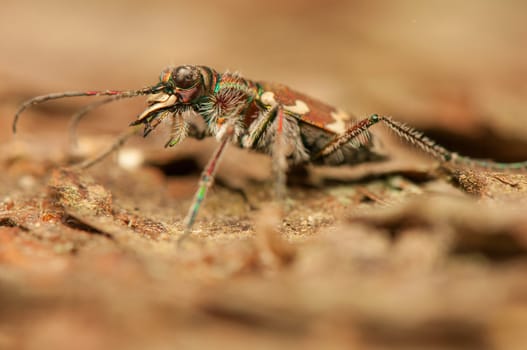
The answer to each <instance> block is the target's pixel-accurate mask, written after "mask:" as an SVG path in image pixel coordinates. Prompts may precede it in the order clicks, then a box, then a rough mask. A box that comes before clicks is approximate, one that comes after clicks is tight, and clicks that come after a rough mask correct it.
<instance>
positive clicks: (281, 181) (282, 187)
mask: <svg viewBox="0 0 527 350" xmlns="http://www.w3.org/2000/svg"><path fill="white" fill-rule="evenodd" d="M275 123H276V134H275V138H274V145H273V157H272V160H273V173H274V179H275V196H276V200H277V201H278V202H279V203H282V202H283V200H284V198H285V195H286V175H287V154H286V152H287V151H286V140H285V137H284V123H285V116H284V108H283V106H282V105H278V106H277V108H276V119H275Z"/></svg>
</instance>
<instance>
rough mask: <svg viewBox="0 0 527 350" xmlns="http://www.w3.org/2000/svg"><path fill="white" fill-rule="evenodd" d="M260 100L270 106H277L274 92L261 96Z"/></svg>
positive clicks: (267, 92)
mask: <svg viewBox="0 0 527 350" xmlns="http://www.w3.org/2000/svg"><path fill="white" fill-rule="evenodd" d="M260 100H261V101H262V102H263V103H264V104H266V105H269V106H272V107H274V106H276V100H275V99H274V92H271V91H266V92H264V93H263V94H262V96H260Z"/></svg>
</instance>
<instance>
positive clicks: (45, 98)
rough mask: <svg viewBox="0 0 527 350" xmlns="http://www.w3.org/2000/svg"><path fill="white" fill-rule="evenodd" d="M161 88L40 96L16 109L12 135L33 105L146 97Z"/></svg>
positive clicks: (76, 92) (159, 86)
mask: <svg viewBox="0 0 527 350" xmlns="http://www.w3.org/2000/svg"><path fill="white" fill-rule="evenodd" d="M162 88H163V86H162V85H160V84H158V85H156V86H149V87H146V88H143V89H140V90H124V91H120V90H95V91H68V92H58V93H53V94H48V95H42V96H37V97H34V98H32V99H30V100H27V101H25V102H24V103H22V105H21V106H20V108H18V111H16V114H15V118H14V120H13V133H16V126H17V123H18V119H19V118H20V115H21V114H22V112H23V111H24V110H25V109H26V108H28V107H30V106H33V105H36V104H39V103H42V102H46V101H49V100H56V99H59V98H65V97H80V96H123V97H135V96H140V95H148V94H153V93H155V92H157V91H159V90H161V89H162Z"/></svg>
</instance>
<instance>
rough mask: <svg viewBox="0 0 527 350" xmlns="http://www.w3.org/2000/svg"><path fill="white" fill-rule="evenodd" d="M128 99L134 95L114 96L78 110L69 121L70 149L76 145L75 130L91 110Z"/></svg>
mask: <svg viewBox="0 0 527 350" xmlns="http://www.w3.org/2000/svg"><path fill="white" fill-rule="evenodd" d="M130 97H134V95H116V96H111V97H108V98H105V99H104V100H100V101H97V102H93V103H90V104H88V105H86V106H84V107H83V108H82V109H79V110H78V111H77V112H76V113H75V114H74V115H73V116H72V117H71V120H70V125H69V134H70V147H71V148H72V149H74V148H75V147H77V145H78V140H77V128H78V126H79V123H80V121H81V120H82V119H83V118H84V116H85V115H86V114H88V113H89V112H91V111H92V110H94V109H95V108H97V107H99V106H102V105H105V104H108V103H110V102H113V101H119V100H121V99H123V98H130Z"/></svg>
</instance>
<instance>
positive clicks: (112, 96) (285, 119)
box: [13, 65, 527, 242]
mask: <svg viewBox="0 0 527 350" xmlns="http://www.w3.org/2000/svg"><path fill="white" fill-rule="evenodd" d="M142 95H148V96H149V97H148V99H147V104H148V107H147V108H146V109H145V110H144V111H143V112H142V113H141V114H140V115H139V116H138V117H137V119H136V120H135V121H133V122H132V123H131V124H130V126H133V128H132V129H131V130H130V131H129V132H126V133H125V134H123V135H122V136H121V137H119V139H118V140H117V141H116V142H115V143H114V144H113V145H112V146H111V147H109V148H108V150H107V151H106V152H104V153H102V154H101V155H100V156H99V157H97V158H95V159H93V160H90V161H88V162H86V163H84V164H83V166H82V167H88V166H91V165H92V164H94V163H96V162H98V161H99V160H100V159H102V158H103V157H105V156H106V155H108V154H110V153H111V152H112V151H114V150H116V149H117V148H119V147H120V146H121V145H122V144H123V143H124V142H125V141H126V140H127V138H128V137H129V136H131V135H133V134H134V133H136V132H137V131H139V130H138V128H142V129H143V136H144V137H146V136H147V135H148V134H149V133H150V132H152V131H153V130H154V129H155V128H156V127H157V126H158V125H159V124H160V123H161V122H162V121H163V120H165V119H167V118H168V120H170V121H171V122H172V127H171V130H170V138H169V140H168V141H167V143H166V145H165V147H172V146H175V145H177V144H178V143H180V142H181V141H183V140H184V139H185V138H186V137H194V138H198V139H201V138H204V137H208V136H214V137H216V139H217V140H218V146H217V148H216V150H215V151H214V153H213V155H212V156H211V158H210V160H209V162H208V164H207V166H206V167H205V169H204V170H203V172H202V174H201V179H200V183H199V188H198V190H197V192H196V194H195V196H194V200H193V202H192V205H191V206H190V208H189V211H188V214H187V216H186V218H185V221H184V226H185V231H184V233H183V235H182V236H181V237H180V238H179V241H180V242H181V241H182V240H183V239H184V238H185V237H187V236H188V235H189V233H190V232H191V229H192V226H193V224H194V221H195V219H196V215H197V213H198V210H199V208H200V205H201V203H202V202H203V200H204V199H205V196H206V194H207V191H208V189H209V188H210V186H211V185H212V182H213V179H214V175H215V173H216V170H217V168H218V165H219V163H220V160H221V157H222V155H223V153H224V151H225V149H226V147H227V145H228V144H229V143H232V144H234V145H236V146H238V147H241V148H247V149H253V150H255V151H257V152H261V153H265V154H269V155H270V156H271V157H272V164H273V174H274V179H275V192H276V197H277V200H279V201H280V200H282V199H283V197H284V196H285V186H286V171H287V169H288V166H290V165H301V164H306V163H315V164H326V165H340V164H358V163H363V162H370V161H376V160H381V159H383V156H382V155H380V154H379V153H378V152H376V151H375V147H374V144H375V142H374V139H373V138H372V135H371V134H370V132H369V128H370V127H371V126H373V125H375V124H379V123H381V124H384V125H385V126H387V127H388V128H389V129H391V130H392V131H393V132H394V133H395V134H396V135H398V136H399V137H400V138H401V139H404V140H406V141H408V142H409V143H411V144H413V145H414V146H416V147H417V148H418V149H420V150H422V151H424V152H425V153H427V154H429V155H431V156H432V157H434V158H435V159H437V160H439V161H440V162H443V163H444V162H448V163H454V164H459V165H465V166H479V167H484V168H489V169H497V170H507V169H526V168H527V162H518V163H508V164H505V163H496V162H492V161H484V160H478V159H472V158H469V157H463V156H460V155H458V154H456V153H454V152H451V151H449V150H447V149H445V148H444V147H442V146H440V145H438V144H437V143H435V142H434V141H432V140H431V139H429V138H428V137H426V136H424V135H423V134H422V133H421V132H419V131H417V130H415V129H413V128H411V127H409V126H407V125H405V124H403V123H400V122H398V121H395V120H393V119H391V118H390V117H386V116H379V115H377V114H373V115H371V116H370V117H368V118H365V119H362V120H357V118H355V117H352V116H351V115H350V114H347V113H345V112H343V111H341V110H339V109H336V108H334V107H331V106H330V105H328V104H326V103H324V102H321V101H318V100H316V99H313V98H311V97H308V96H306V95H304V94H302V93H300V92H297V91H294V90H292V89H290V88H288V87H287V86H285V85H281V84H275V83H267V82H259V81H253V80H249V79H244V78H242V77H241V76H240V75H239V74H237V73H229V72H226V73H223V74H221V73H218V72H217V71H215V70H214V69H212V68H209V67H206V66H195V65H183V66H179V67H168V68H166V69H165V70H163V71H162V72H161V75H160V77H159V82H158V83H157V84H155V85H153V86H148V87H145V88H142V89H139V90H128V91H116V90H101V91H73V92H62V93H54V94H49V95H43V96H38V97H35V98H32V99H30V100H28V101H26V102H24V103H23V104H22V105H21V106H20V108H19V109H18V111H17V112H16V114H15V118H14V121H13V132H16V125H17V122H18V119H19V117H20V114H21V113H22V112H23V111H24V110H25V109H26V108H27V107H29V106H32V105H35V104H38V103H41V102H45V101H48V100H54V99H60V98H65V97H76V96H108V97H107V98H106V99H102V100H99V101H97V102H95V103H92V104H89V105H87V106H86V107H84V108H83V109H81V110H80V111H79V112H78V113H77V114H75V115H74V116H73V118H72V122H71V129H70V131H71V133H72V135H73V134H74V132H75V129H76V126H77V124H78V122H79V121H80V120H81V118H82V117H83V116H84V115H85V114H86V113H88V112H89V111H91V110H92V109H94V108H96V107H98V106H101V105H103V104H106V103H110V102H113V101H116V100H119V99H123V98H131V97H136V96H142ZM196 118H197V119H196ZM196 120H201V123H197V122H196ZM200 124H201V125H200ZM73 139H74V138H73Z"/></svg>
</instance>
